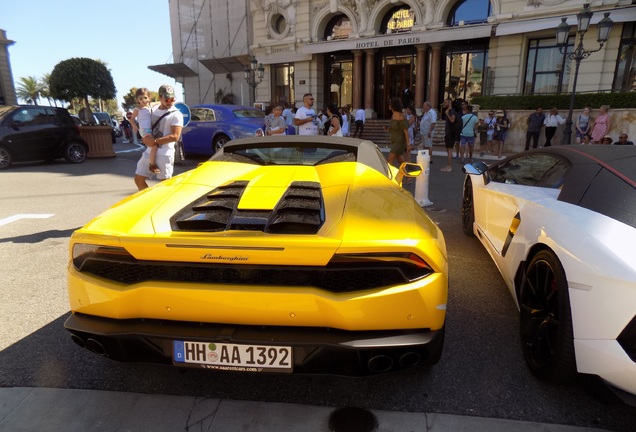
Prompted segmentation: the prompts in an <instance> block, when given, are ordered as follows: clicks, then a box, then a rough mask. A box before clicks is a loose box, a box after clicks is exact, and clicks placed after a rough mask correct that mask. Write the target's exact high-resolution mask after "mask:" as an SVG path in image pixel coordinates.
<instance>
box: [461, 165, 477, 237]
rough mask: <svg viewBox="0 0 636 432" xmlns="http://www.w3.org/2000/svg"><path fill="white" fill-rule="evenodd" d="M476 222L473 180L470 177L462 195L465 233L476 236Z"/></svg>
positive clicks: (466, 181) (465, 182) (465, 183)
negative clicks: (474, 229)
mask: <svg viewBox="0 0 636 432" xmlns="http://www.w3.org/2000/svg"><path fill="white" fill-rule="evenodd" d="M474 224H475V203H474V200H473V182H472V180H471V179H470V177H468V176H467V177H466V180H465V181H464V195H463V197H462V229H463V230H464V234H466V235H467V236H470V237H474V236H475V231H473V225H474Z"/></svg>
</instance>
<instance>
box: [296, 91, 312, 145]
mask: <svg viewBox="0 0 636 432" xmlns="http://www.w3.org/2000/svg"><path fill="white" fill-rule="evenodd" d="M313 106H314V97H313V96H312V94H311V93H306V94H305V95H304V96H303V106H302V107H300V108H298V110H297V111H296V117H295V118H294V124H295V125H296V126H298V135H318V119H317V118H316V112H315V111H314V109H313Z"/></svg>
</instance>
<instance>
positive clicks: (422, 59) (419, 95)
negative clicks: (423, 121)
mask: <svg viewBox="0 0 636 432" xmlns="http://www.w3.org/2000/svg"><path fill="white" fill-rule="evenodd" d="M416 48H417V58H416V60H415V61H416V64H415V73H416V75H415V109H416V110H417V109H419V108H422V104H423V103H424V96H425V94H426V82H425V80H424V78H425V77H426V48H427V45H426V44H422V45H417V46H416Z"/></svg>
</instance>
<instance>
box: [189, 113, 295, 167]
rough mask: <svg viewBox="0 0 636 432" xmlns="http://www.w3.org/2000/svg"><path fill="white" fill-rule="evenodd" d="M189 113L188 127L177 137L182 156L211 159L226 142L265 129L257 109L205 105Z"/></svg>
mask: <svg viewBox="0 0 636 432" xmlns="http://www.w3.org/2000/svg"><path fill="white" fill-rule="evenodd" d="M190 110H191V117H190V123H188V125H187V126H186V127H184V128H183V132H182V133H181V140H182V142H183V151H184V153H185V154H186V155H190V154H192V155H206V156H212V155H213V154H214V153H215V152H217V151H218V150H220V149H221V148H223V146H224V145H225V144H226V143H227V142H228V141H231V140H233V139H238V138H245V137H251V136H256V135H257V131H258V130H261V131H262V130H263V129H264V127H265V112H263V111H262V110H260V109H258V108H252V107H247V106H240V105H208V104H205V105H196V106H193V107H192V108H191V109H190ZM291 129H293V126H292V127H291ZM288 133H289V131H288Z"/></svg>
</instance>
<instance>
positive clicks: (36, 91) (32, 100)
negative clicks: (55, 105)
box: [16, 76, 42, 105]
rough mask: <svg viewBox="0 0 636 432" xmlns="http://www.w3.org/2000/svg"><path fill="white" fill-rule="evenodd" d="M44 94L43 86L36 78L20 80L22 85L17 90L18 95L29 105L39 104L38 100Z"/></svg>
mask: <svg viewBox="0 0 636 432" xmlns="http://www.w3.org/2000/svg"><path fill="white" fill-rule="evenodd" d="M40 93H42V84H40V83H39V81H38V79H37V78H36V77H34V76H30V77H26V78H25V77H22V78H20V83H19V84H18V88H17V89H16V95H17V96H18V97H19V98H20V99H22V100H24V101H25V102H26V103H27V104H34V105H37V104H38V99H39V98H40Z"/></svg>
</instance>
